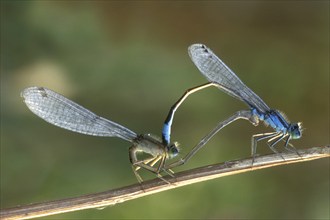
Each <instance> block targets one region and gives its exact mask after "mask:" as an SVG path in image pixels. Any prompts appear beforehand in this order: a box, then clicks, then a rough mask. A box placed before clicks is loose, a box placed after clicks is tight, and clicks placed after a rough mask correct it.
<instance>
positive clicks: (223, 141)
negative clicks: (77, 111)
mask: <svg viewBox="0 0 330 220" xmlns="http://www.w3.org/2000/svg"><path fill="white" fill-rule="evenodd" d="M192 43H204V44H206V45H207V46H209V47H210V48H211V49H212V50H213V51H214V52H215V53H216V54H217V55H218V56H219V57H221V58H222V60H223V61H224V62H225V63H226V64H227V65H228V66H229V67H230V68H231V69H233V70H234V71H235V72H236V73H237V75H238V76H239V77H240V78H241V79H242V80H243V81H244V82H245V83H246V84H247V85H248V86H249V87H251V88H252V89H253V90H254V91H255V92H256V93H257V94H259V95H260V96H261V97H262V98H263V99H264V100H265V101H266V103H267V104H268V105H269V106H271V107H273V108H277V109H280V110H282V111H284V112H285V113H286V114H287V115H288V117H289V118H290V119H291V120H292V121H302V122H303V126H304V127H305V128H306V130H304V134H303V137H302V138H301V139H300V140H294V141H292V142H291V143H293V144H294V145H295V146H296V147H297V148H307V147H314V146H321V145H325V144H328V143H329V2H328V1H279V2H275V1H269V2H267V3H263V2H261V1H248V2H245V1H228V2H227V1H219V2H217V1H209V2H198V1H187V2H186V1H177V2H166V1H162V2H157V3H156V2H151V1H145V2H134V1H127V2H124V3H121V2H102V1H95V2H89V1H84V2H80V1H27V2H25V1H1V208H8V207H12V206H16V205H24V204H30V203H36V202H42V201H50V200H55V199H62V198H68V197H75V196H79V195H82V194H89V193H95V192H101V191H105V190H109V189H114V188H117V187H121V186H126V185H130V184H133V183H136V179H135V177H134V175H133V173H132V170H131V167H130V163H129V160H128V147H129V146H130V143H128V142H125V141H123V140H120V139H118V138H99V137H90V136H85V135H80V134H75V133H72V132H69V131H66V130H63V129H60V128H57V127H55V126H52V125H50V124H47V123H45V122H44V121H42V120H41V119H39V118H38V117H36V116H35V115H33V114H32V113H31V112H30V111H29V110H28V109H27V108H26V106H25V105H24V104H23V102H22V100H21V99H20V97H19V94H20V91H21V90H22V89H23V88H25V87H28V86H32V85H38V86H46V87H48V88H51V89H53V90H55V91H58V92H60V93H62V94H64V95H65V96H67V97H69V98H70V99H72V100H74V101H76V102H78V103H80V104H82V105H83V106H85V107H87V108H89V109H91V110H92V111H94V112H96V113H97V114H99V115H101V116H103V117H106V118H109V119H111V120H113V121H115V122H118V123H120V124H122V125H124V126H127V127H128V128H130V129H132V130H133V131H135V132H137V133H149V132H150V133H154V134H158V135H159V134H160V132H161V127H162V123H163V120H164V119H165V116H166V114H167V112H168V110H169V108H170V106H171V105H172V104H173V103H174V102H175V101H176V100H177V98H179V97H180V96H181V95H182V93H183V92H184V91H185V90H186V89H187V88H190V87H192V86H196V85H199V84H202V83H205V82H206V80H205V78H204V77H203V76H202V75H201V74H200V73H199V72H198V70H197V68H196V67H195V66H194V65H193V64H192V62H191V61H190V59H189V57H188V54H187V48H188V46H189V45H190V44H192ZM244 108H246V106H245V105H244V104H243V103H241V102H239V101H237V100H235V99H233V98H232V97H229V96H228V95H226V94H224V93H223V92H220V91H219V90H217V89H215V88H212V89H208V90H205V91H202V92H200V93H198V94H195V95H193V96H191V97H190V98H189V99H188V100H187V101H186V102H185V103H184V105H183V106H182V108H180V109H179V111H178V112H177V115H176V118H175V121H174V125H173V134H172V140H177V141H179V142H180V143H181V148H182V156H183V155H184V154H185V153H187V152H189V150H190V149H191V148H192V147H193V146H194V145H195V144H196V143H197V142H198V141H199V140H200V138H201V137H202V136H204V135H205V134H206V133H207V132H208V131H209V130H211V129H212V128H213V127H214V126H215V125H216V123H217V122H218V121H220V120H224V119H225V118H226V117H228V116H230V115H231V114H232V113H233V112H235V111H237V110H239V109H244ZM271 130H272V129H271V128H266V127H265V126H263V125H261V126H258V127H254V126H252V125H251V124H249V123H248V122H246V121H238V122H235V123H234V124H232V125H230V126H229V127H227V128H226V129H224V130H223V131H221V132H220V133H219V134H217V135H216V136H215V137H214V138H213V139H212V141H210V142H209V143H208V144H207V147H205V148H204V149H203V150H201V151H200V152H199V153H198V154H197V155H196V156H195V157H194V158H193V159H192V160H191V161H190V162H189V163H188V164H186V165H184V166H182V167H180V168H178V169H175V171H179V170H186V169H190V168H194V167H197V166H203V165H208V164H212V163H217V162H222V161H226V160H232V159H238V158H244V157H248V156H249V155H250V138H251V135H253V134H256V133H261V132H267V131H271ZM258 147H259V148H258V152H259V153H261V154H264V153H269V152H270V150H269V148H268V147H267V145H266V143H265V142H260V143H259V145H258ZM279 147H280V146H279ZM141 175H142V176H143V177H144V178H145V179H148V178H152V177H153V176H152V175H150V174H148V173H142V174H141ZM55 218H79V219H80V218H88V219H89V218H110V219H118V218H142V219H148V218H152V219H154V218H165V219H171V218H185V219H188V218H198V219H201V218H202V219H205V218H248V219H256V218H272V219H274V218H285V219H288V218H294V219H298V218H302V219H317V218H318V219H328V218H329V160H327V159H323V160H318V161H312V162H306V163H301V164H294V165H289V166H283V167H276V168H270V169H265V170H261V171H256V172H250V173H246V174H240V175H235V176H230V177H225V178H221V179H216V180H212V181H208V182H203V183H199V184H195V185H191V186H187V187H183V188H179V189H175V190H171V191H167V192H162V193H159V194H157V195H152V196H147V197H144V198H141V199H136V200H134V201H129V202H125V203H123V204H118V205H116V206H113V207H108V208H106V209H103V210H102V211H100V210H96V209H95V210H86V211H78V212H73V213H67V214H63V215H56V216H52V217H49V219H55Z"/></svg>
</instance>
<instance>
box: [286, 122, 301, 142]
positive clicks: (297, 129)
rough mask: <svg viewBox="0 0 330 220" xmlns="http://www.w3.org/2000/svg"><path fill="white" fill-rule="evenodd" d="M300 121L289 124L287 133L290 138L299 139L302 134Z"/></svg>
mask: <svg viewBox="0 0 330 220" xmlns="http://www.w3.org/2000/svg"><path fill="white" fill-rule="evenodd" d="M302 130H303V128H302V123H301V122H298V123H294V124H291V126H290V128H289V134H290V137H291V139H299V138H301V136H302Z"/></svg>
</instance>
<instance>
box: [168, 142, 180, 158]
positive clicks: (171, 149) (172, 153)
mask: <svg viewBox="0 0 330 220" xmlns="http://www.w3.org/2000/svg"><path fill="white" fill-rule="evenodd" d="M166 150H167V155H168V158H169V159H171V158H174V157H176V156H177V155H178V154H179V152H180V148H179V143H178V142H174V143H171V144H169V145H167V147H166Z"/></svg>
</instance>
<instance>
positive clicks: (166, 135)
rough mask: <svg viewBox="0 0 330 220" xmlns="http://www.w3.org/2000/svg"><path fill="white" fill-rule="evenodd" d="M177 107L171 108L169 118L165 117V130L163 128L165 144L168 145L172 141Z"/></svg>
mask: <svg viewBox="0 0 330 220" xmlns="http://www.w3.org/2000/svg"><path fill="white" fill-rule="evenodd" d="M174 109H175V108H173V107H172V108H171V109H170V111H169V113H168V115H167V118H166V119H165V122H164V126H163V130H162V139H163V144H165V145H168V144H169V143H170V142H171V127H172V122H173V117H174V112H175V110H174Z"/></svg>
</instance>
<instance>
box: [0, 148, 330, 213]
mask: <svg viewBox="0 0 330 220" xmlns="http://www.w3.org/2000/svg"><path fill="white" fill-rule="evenodd" d="M298 153H299V155H297V154H296V153H281V155H282V157H283V158H285V161H283V159H282V157H281V156H280V155H278V154H270V155H265V156H259V157H255V160H254V163H253V166H252V159H251V158H248V159H242V160H234V161H229V162H225V163H220V164H214V165H209V166H205V167H200V168H196V169H191V170H187V171H184V172H180V173H176V174H175V177H174V178H173V177H170V176H165V177H164V179H166V180H167V181H168V182H170V183H171V184H168V183H166V182H164V181H163V180H161V179H159V178H156V179H153V180H149V181H145V182H143V183H142V184H141V185H140V184H134V185H131V186H126V187H123V188H119V189H114V190H109V191H106V192H101V193H95V194H90V195H83V196H79V197H75V198H68V199H62V200H57V201H51V202H44V203H39V204H32V205H26V206H18V207H15V208H9V209H4V210H1V212H0V217H1V219H29V218H36V217H41V216H49V215H54V214H59V213H65V212H72V211H77V210H83V209H91V208H102V207H106V206H111V205H115V204H117V203H121V202H125V201H128V200H132V199H136V198H139V197H142V196H146V195H150V194H154V193H158V192H161V191H165V190H169V189H173V188H177V187H181V186H185V185H188V184H192V183H197V182H202V181H206V180H210V179H215V178H218V177H222V176H228V175H234V174H238V173H243V172H248V171H253V170H258V169H264V168H268V167H273V166H279V165H286V164H290V163H298V162H304V161H309V160H316V159H320V158H324V157H329V156H330V146H324V147H314V148H308V149H304V150H299V151H298ZM325 169H327V168H325Z"/></svg>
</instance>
